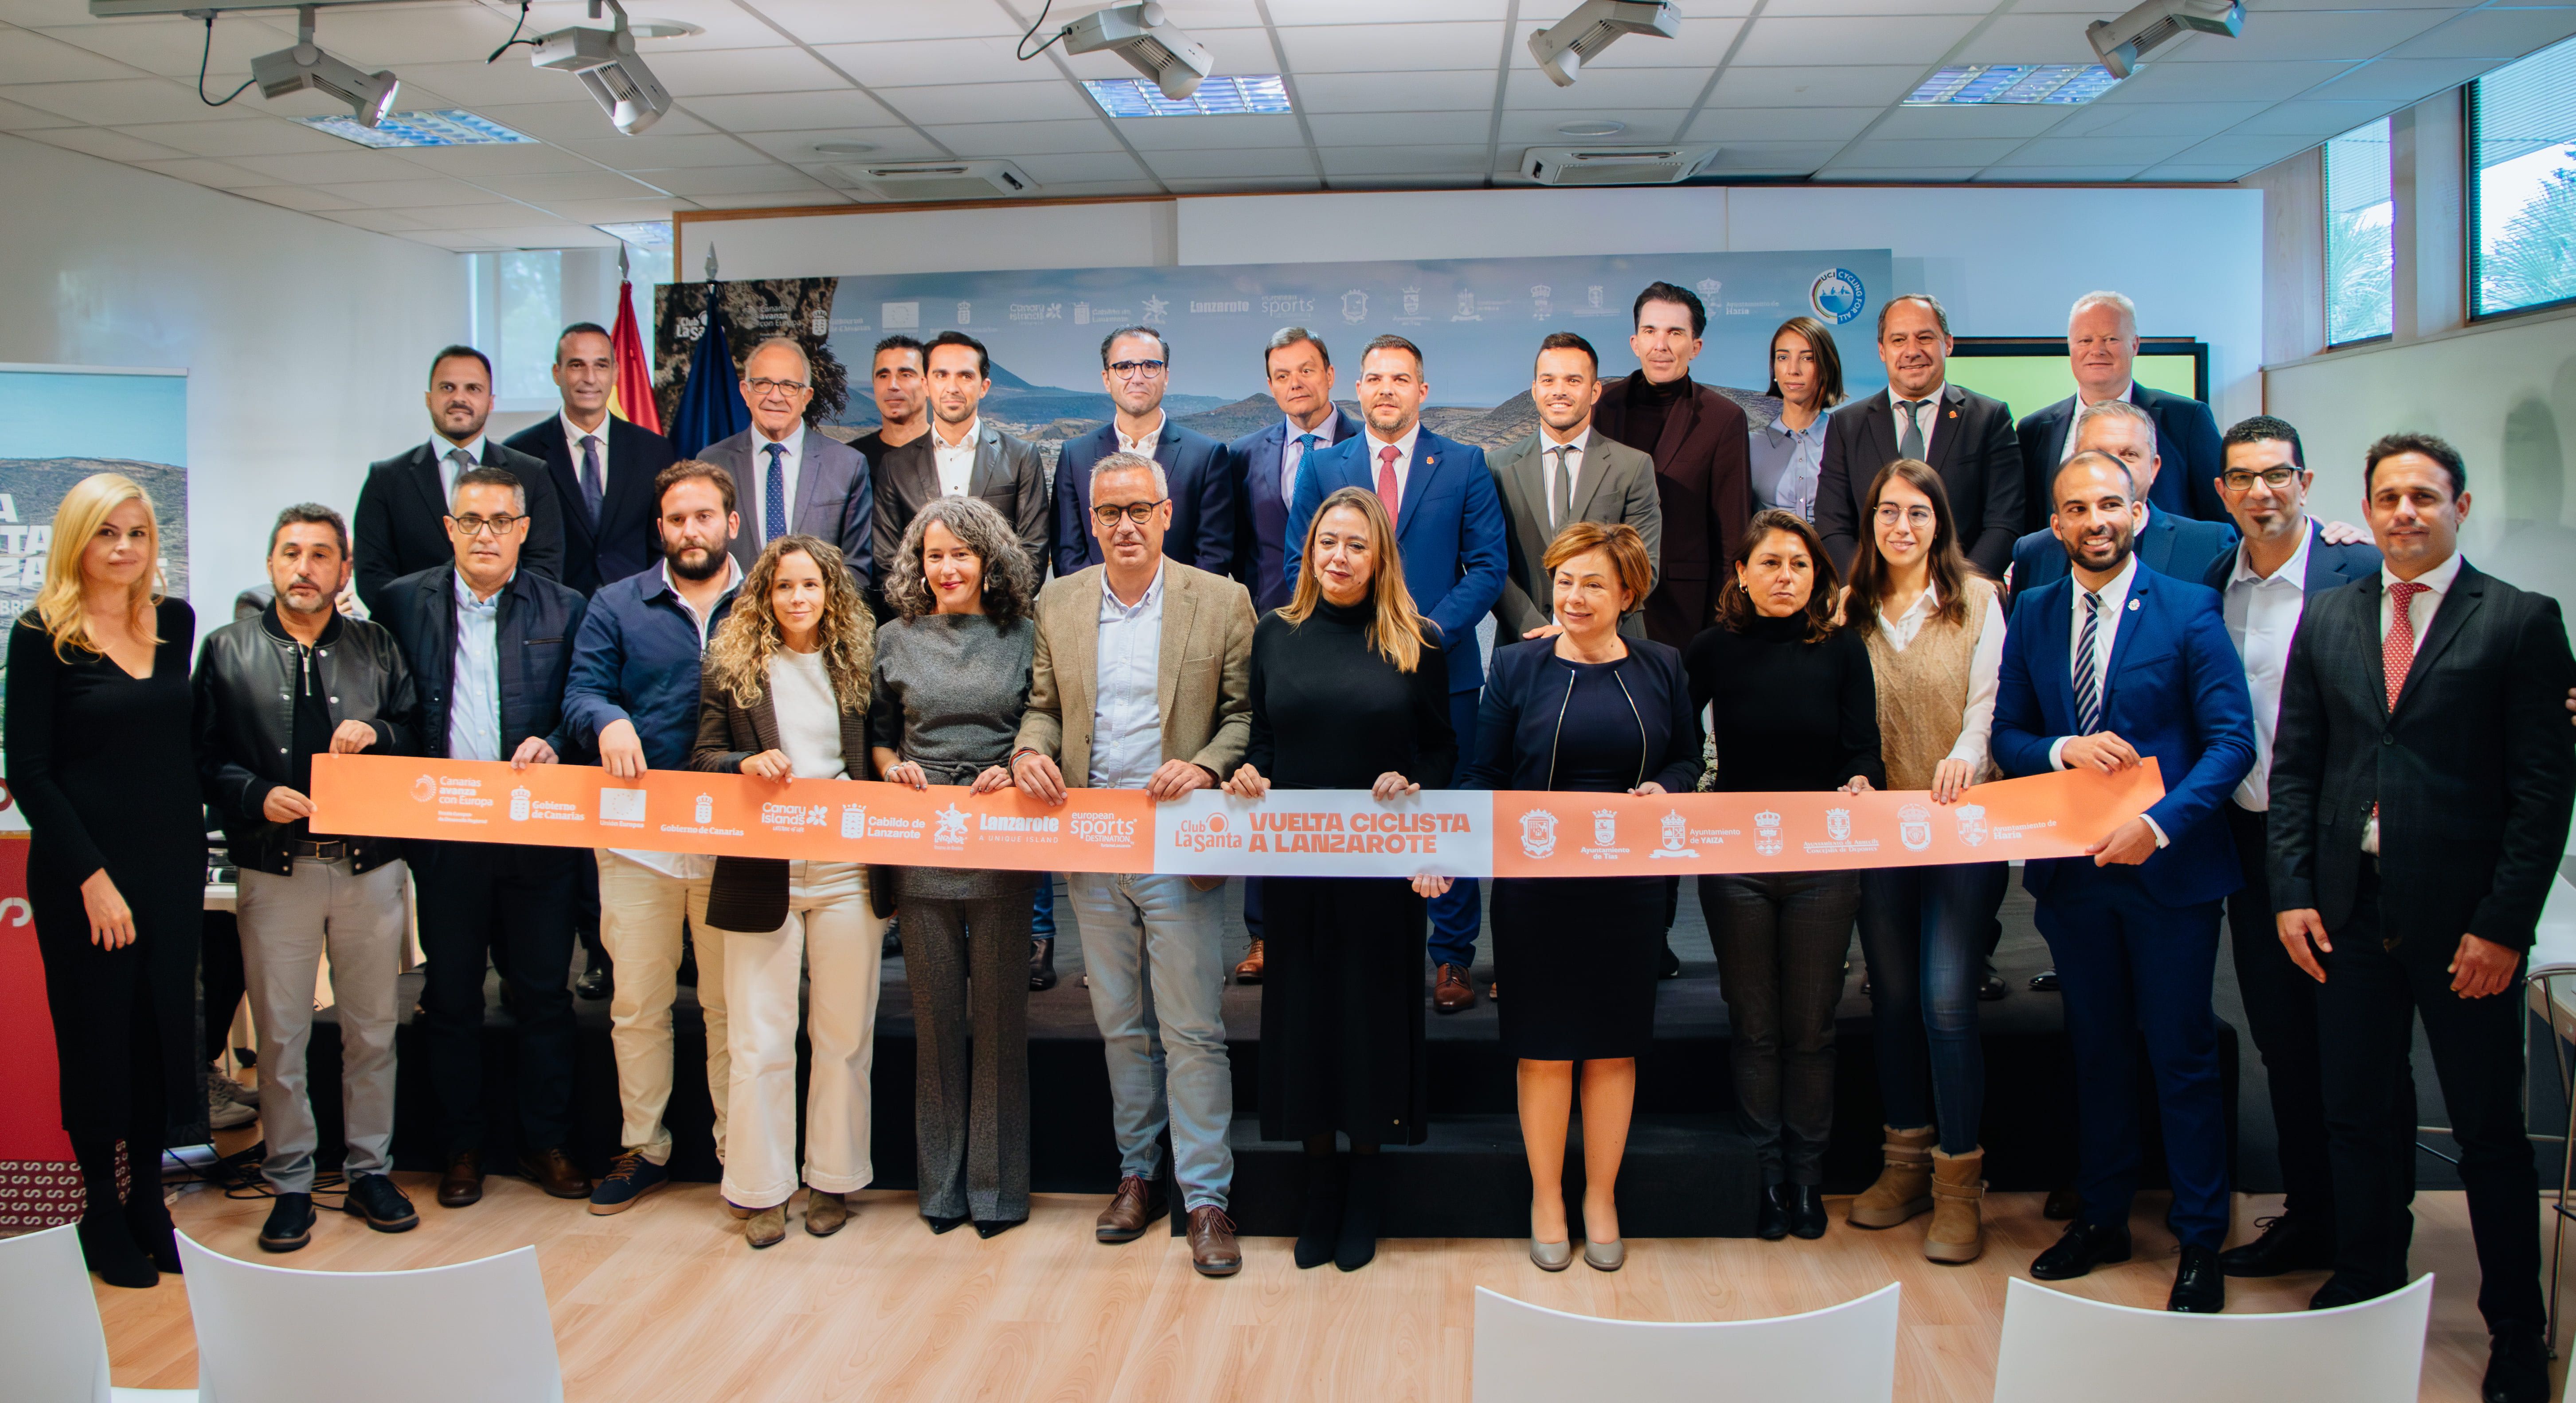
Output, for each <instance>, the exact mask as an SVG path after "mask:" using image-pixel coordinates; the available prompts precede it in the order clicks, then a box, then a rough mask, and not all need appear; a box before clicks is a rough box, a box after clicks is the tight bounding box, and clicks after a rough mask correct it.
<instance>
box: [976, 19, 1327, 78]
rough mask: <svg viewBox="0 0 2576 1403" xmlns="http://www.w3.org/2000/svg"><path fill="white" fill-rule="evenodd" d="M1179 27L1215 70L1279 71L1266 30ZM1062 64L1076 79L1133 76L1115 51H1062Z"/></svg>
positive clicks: (1046, 62)
mask: <svg viewBox="0 0 2576 1403" xmlns="http://www.w3.org/2000/svg"><path fill="white" fill-rule="evenodd" d="M1182 28H1183V30H1184V32H1186V33H1187V34H1188V35H1189V36H1190V37H1191V38H1193V39H1196V40H1198V41H1199V44H1200V46H1201V47H1203V48H1205V49H1206V50H1207V51H1208V60H1209V62H1210V63H1211V64H1212V65H1213V66H1214V68H1215V71H1217V72H1219V73H1276V72H1278V71H1279V54H1278V52H1277V51H1276V50H1274V49H1272V48H1271V47H1270V32H1269V31H1268V30H1264V29H1213V30H1211V29H1189V28H1188V27H1187V26H1183V27H1182ZM1061 53H1064V51H1063V50H1062V49H1051V50H1048V52H1047V57H1046V58H1044V59H1040V60H1038V61H1037V62H1035V63H1031V64H1028V65H1026V66H1027V67H1030V68H1037V67H1040V66H1041V65H1043V66H1047V67H1052V66H1053V65H1052V63H1050V62H1049V60H1051V59H1053V58H1054V57H1055V56H1056V55H1057V54H1061ZM1003 66H1004V67H1005V68H1009V67H1014V66H1017V65H1013V64H1009V63H1005V64H1004V65H1003ZM1064 66H1065V67H1066V68H1068V69H1071V70H1072V71H1073V76H1074V77H1076V78H1133V77H1135V76H1137V74H1136V68H1135V65H1133V64H1131V63H1129V62H1128V61H1127V60H1125V59H1123V58H1121V57H1119V56H1118V55H1117V54H1114V53H1109V52H1106V51H1103V52H1100V53H1091V54H1064ZM981 76H982V77H984V78H988V79H989V78H1007V77H1009V76H1011V75H1010V74H1008V73H1001V72H987V73H985V74H983V75H981Z"/></svg>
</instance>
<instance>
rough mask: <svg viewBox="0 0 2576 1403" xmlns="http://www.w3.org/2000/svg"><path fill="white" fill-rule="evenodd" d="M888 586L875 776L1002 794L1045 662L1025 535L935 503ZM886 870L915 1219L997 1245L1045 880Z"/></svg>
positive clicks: (1015, 1152)
mask: <svg viewBox="0 0 2576 1403" xmlns="http://www.w3.org/2000/svg"><path fill="white" fill-rule="evenodd" d="M886 570H887V575H886V587H885V591H886V599H887V602H888V603H890V604H891V605H893V607H894V608H895V610H896V611H897V613H898V614H899V615H900V617H899V618H897V619H896V620H895V621H894V622H892V623H889V624H887V625H885V626H884V627H883V628H881V629H879V630H878V631H877V639H876V648H877V656H876V686H875V689H874V701H873V703H872V704H871V707H870V712H869V716H868V744H869V748H870V749H871V750H872V751H873V752H874V755H875V758H876V764H877V773H879V774H881V775H883V776H885V778H886V779H887V780H889V781H891V782H893V783H896V784H909V785H911V786H913V787H914V788H916V789H919V788H923V787H925V786H928V785H933V784H964V785H972V786H974V788H975V792H977V793H979V794H981V793H987V792H990V791H992V790H996V789H1007V788H1009V787H1010V785H1011V772H1010V770H1009V769H1008V768H1007V766H1008V764H1009V761H1010V757H1011V744H1012V742H1013V740H1014V739H1015V738H1016V737H1017V736H1018V735H1019V729H1020V713H1021V711H1022V710H1024V709H1025V708H1026V707H1027V705H1028V699H1029V667H1030V664H1031V662H1032V660H1033V659H1034V657H1035V655H1036V651H1037V626H1036V623H1035V621H1033V620H1032V619H1031V618H1030V617H1029V606H1030V603H1031V601H1032V600H1033V599H1034V598H1035V596H1036V593H1037V584H1036V581H1035V580H1034V579H1033V578H1032V576H1031V573H1030V570H1029V562H1028V556H1027V553H1026V552H1025V551H1023V550H1022V549H1021V548H1020V544H1019V538H1018V536H1017V534H1016V533H1015V532H1014V531H1013V530H1012V528H1011V524H1010V523H1009V522H1008V521H1005V520H1003V519H1002V514H1001V513H1000V512H997V511H995V510H993V509H992V508H991V507H989V506H986V505H985V504H984V503H982V502H980V501H977V500H976V499H974V498H972V497H943V498H941V499H939V500H937V501H935V502H932V503H930V504H929V505H927V506H925V507H923V508H922V509H921V514H920V515H919V516H916V517H914V518H913V519H912V525H911V526H910V528H908V529H907V530H906V531H905V532H904V536H903V548H902V550H901V551H900V552H899V553H898V554H897V555H896V556H895V558H894V559H893V560H891V561H889V562H887V563H886ZM892 870H893V872H894V894H895V904H896V905H897V906H899V907H900V908H901V909H902V912H903V955H904V967H905V971H906V973H907V974H908V975H909V976H910V982H911V985H912V1020H913V1028H914V1036H915V1038H916V1039H917V1040H918V1041H917V1046H918V1048H919V1052H918V1071H917V1072H916V1073H915V1075H914V1079H913V1088H914V1089H913V1124H914V1127H915V1134H916V1136H917V1137H918V1139H919V1140H920V1144H921V1215H922V1216H923V1217H924V1218H927V1219H929V1220H930V1230H931V1231H932V1232H935V1233H941V1232H946V1231H948V1230H949V1229H950V1228H953V1227H956V1226H957V1225H958V1224H960V1223H963V1222H966V1221H967V1220H969V1219H970V1218H971V1219H972V1220H973V1221H974V1224H975V1231H976V1232H977V1233H979V1234H981V1235H983V1236H985V1237H991V1236H993V1235H994V1234H996V1233H999V1232H1002V1231H1005V1230H1006V1229H1009V1228H1013V1227H1017V1226H1018V1225H1020V1224H1021V1223H1024V1222H1027V1221H1028V1217H1029V1057H1028V1048H1029V980H1028V951H1029V892H1030V889H1031V888H1032V887H1033V886H1035V885H1036V883H1037V882H1038V881H1039V874H1037V873H1034V872H978V871H968V870H964V869H959V868H950V867H898V868H894V869H892ZM970 987H971V988H972V989H973V991H974V1006H973V1008H972V1009H969V1008H968V1007H967V991H968V989H969V988H970ZM970 1016H971V1018H972V1020H973V1026H974V1039H973V1047H974V1059H973V1066H972V1068H971V1070H970V1068H969V1067H968V1064H967V1038H966V1032H967V1028H966V1024H967V1020H968V1019H969V1017H970Z"/></svg>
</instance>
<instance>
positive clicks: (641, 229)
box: [590, 219, 671, 248]
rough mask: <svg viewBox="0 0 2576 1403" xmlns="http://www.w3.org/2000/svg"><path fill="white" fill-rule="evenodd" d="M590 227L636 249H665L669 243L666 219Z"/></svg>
mask: <svg viewBox="0 0 2576 1403" xmlns="http://www.w3.org/2000/svg"><path fill="white" fill-rule="evenodd" d="M590 227H591V228H593V229H596V230H598V231H599V232H601V233H603V234H606V235H607V236H609V237H610V238H612V239H617V240H620V241H621V242H624V243H630V244H633V245H635V246H636V247H637V248H667V247H669V246H670V243H671V222H670V221H669V220H667V219H639V220H637V221H635V222H634V223H632V224H594V225H592V226H590Z"/></svg>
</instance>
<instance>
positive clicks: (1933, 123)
mask: <svg viewBox="0 0 2576 1403" xmlns="http://www.w3.org/2000/svg"><path fill="white" fill-rule="evenodd" d="M2077 110H2079V109H2074V108H2066V107H2048V106H2044V105H2042V104H2039V103H2011V104H2003V105H1997V106H1992V107H1896V108H1890V109H1888V113H1887V120H1886V121H1884V122H1881V123H1879V124H1878V130H1877V131H1874V132H1872V133H1870V135H1871V136H1873V137H1879V138H1885V139H1890V140H1923V141H1928V140H1935V139H1938V138H1943V137H1981V136H1987V137H1991V136H2038V135H2039V134H2041V133H2042V132H2046V131H2049V130H2052V129H2054V128H2055V127H2056V126H2057V125H2058V124H2059V123H2060V122H2063V121H2064V120H2066V119H2067V118H2068V117H2070V116H2073V115H2074V113H2075V112H2076V111H2077Z"/></svg>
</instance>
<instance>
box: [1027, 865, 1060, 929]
mask: <svg viewBox="0 0 2576 1403" xmlns="http://www.w3.org/2000/svg"><path fill="white" fill-rule="evenodd" d="M1029 939H1031V940H1053V939H1055V874H1054V873H1052V872H1041V873H1039V874H1038V886H1037V894H1036V895H1035V896H1032V897H1030V898H1029Z"/></svg>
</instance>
